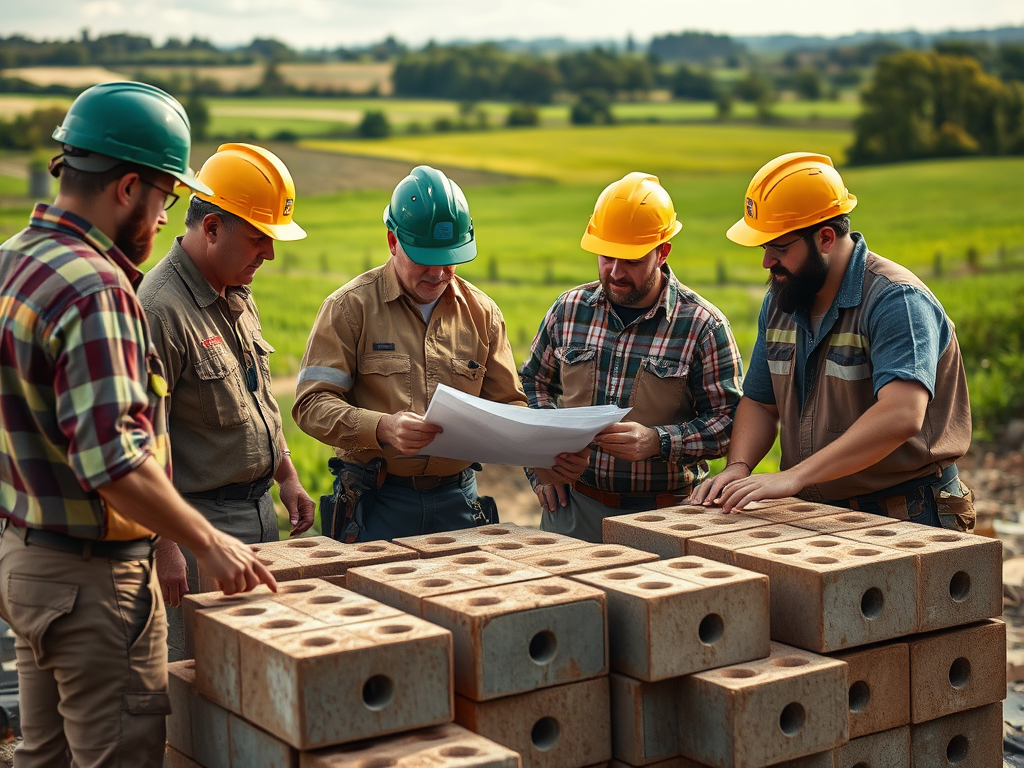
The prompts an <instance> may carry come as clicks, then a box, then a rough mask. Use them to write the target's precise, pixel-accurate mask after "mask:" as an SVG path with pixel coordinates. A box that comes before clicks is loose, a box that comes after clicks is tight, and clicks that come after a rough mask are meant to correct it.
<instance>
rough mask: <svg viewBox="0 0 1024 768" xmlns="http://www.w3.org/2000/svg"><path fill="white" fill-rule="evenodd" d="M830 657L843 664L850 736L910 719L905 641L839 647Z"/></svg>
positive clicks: (899, 724)
mask: <svg viewBox="0 0 1024 768" xmlns="http://www.w3.org/2000/svg"><path fill="white" fill-rule="evenodd" d="M832 657H833V658H835V659H839V660H840V661H845V662H846V664H847V670H848V671H847V686H848V688H849V702H850V738H851V739H856V738H858V737H860V736H867V735H868V734H871V733H879V732H881V731H888V730H892V729H894V728H899V727H900V726H904V725H907V724H908V723H909V722H910V652H909V649H908V647H907V644H906V643H905V642H899V641H896V642H891V643H883V644H881V645H875V646H870V647H867V648H856V649H854V650H851V651H840V652H838V653H834V654H832Z"/></svg>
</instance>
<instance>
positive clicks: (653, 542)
mask: <svg viewBox="0 0 1024 768" xmlns="http://www.w3.org/2000/svg"><path fill="white" fill-rule="evenodd" d="M770 524H771V523H770V521H768V520H763V519H760V518H757V517H753V516H751V515H744V514H732V515H723V514H722V513H721V512H717V511H708V510H706V509H705V508H704V507H697V506H682V507H669V508H667V509H660V510H658V511H656V512H639V513H636V514H632V515H616V516H614V517H606V518H605V519H604V522H603V524H602V529H601V530H602V536H603V538H604V541H605V543H606V544H622V545H623V546H627V547H633V548H634V549H642V550H643V551H645V552H653V553H654V554H656V555H658V556H659V557H662V558H666V559H667V558H673V557H680V556H682V555H687V554H690V552H689V551H688V549H687V542H689V541H690V540H692V539H696V538H698V537H701V536H713V535H715V534H718V533H724V532H726V531H740V530H744V529H747V528H759V527H761V526H765V525H770Z"/></svg>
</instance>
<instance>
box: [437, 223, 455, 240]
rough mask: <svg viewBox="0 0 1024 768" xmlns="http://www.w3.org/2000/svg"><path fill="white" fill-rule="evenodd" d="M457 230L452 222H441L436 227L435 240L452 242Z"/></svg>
mask: <svg viewBox="0 0 1024 768" xmlns="http://www.w3.org/2000/svg"><path fill="white" fill-rule="evenodd" d="M454 231H455V229H454V227H452V223H451V222H450V221H439V222H437V224H435V225H434V239H435V240H451V239H452V234H453V233H454Z"/></svg>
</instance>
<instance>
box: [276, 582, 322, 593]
mask: <svg viewBox="0 0 1024 768" xmlns="http://www.w3.org/2000/svg"><path fill="white" fill-rule="evenodd" d="M314 589H316V587H315V586H313V585H312V584H282V585H281V586H279V587H278V588H277V591H278V592H280V593H281V594H284V595H299V594H302V593H303V592H312V591H313V590H314Z"/></svg>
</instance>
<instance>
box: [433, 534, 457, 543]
mask: <svg viewBox="0 0 1024 768" xmlns="http://www.w3.org/2000/svg"><path fill="white" fill-rule="evenodd" d="M454 543H455V539H453V538H452V537H451V536H431V537H430V538H429V539H427V544H454Z"/></svg>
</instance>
